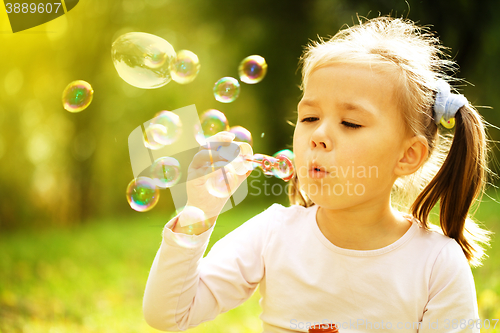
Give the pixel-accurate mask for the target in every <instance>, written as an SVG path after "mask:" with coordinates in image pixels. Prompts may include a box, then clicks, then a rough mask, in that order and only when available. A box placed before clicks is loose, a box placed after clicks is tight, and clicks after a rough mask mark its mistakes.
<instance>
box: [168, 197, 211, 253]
mask: <svg viewBox="0 0 500 333" xmlns="http://www.w3.org/2000/svg"><path fill="white" fill-rule="evenodd" d="M180 213H182V221H184V222H185V223H190V224H188V225H186V224H184V225H180V221H178V222H177V223H178V224H179V225H180V226H181V227H184V228H187V230H185V231H186V232H187V234H186V233H184V232H183V233H175V232H174V233H173V240H174V241H175V242H176V243H177V244H178V245H180V246H182V247H185V248H191V247H194V246H196V245H197V244H199V242H200V238H199V237H192V236H190V235H195V234H197V233H198V232H197V231H198V230H205V229H207V228H208V227H210V226H209V224H208V223H209V222H208V219H207V216H206V215H205V213H204V212H203V211H202V210H201V209H199V208H198V207H194V206H184V207H183V208H182V209H181V210H178V211H177V212H176V215H179V214H180ZM180 218H181V217H180V216H179V219H180Z"/></svg>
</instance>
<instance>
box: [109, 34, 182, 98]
mask: <svg viewBox="0 0 500 333" xmlns="http://www.w3.org/2000/svg"><path fill="white" fill-rule="evenodd" d="M111 57H112V59H113V64H114V65H115V68H116V71H117V72H118V75H120V77H121V78H122V79H123V80H125V82H127V83H128V84H130V85H132V86H134V87H137V88H143V89H154V88H159V87H161V86H164V85H165V84H167V83H168V82H170V79H171V77H170V63H171V62H172V61H173V60H174V59H175V57H176V54H175V50H174V48H173V47H172V45H170V43H169V42H167V41H166V40H164V39H163V38H160V37H158V36H155V35H151V34H147V33H144V32H129V33H126V34H124V35H121V36H120V37H118V38H117V39H116V40H115V41H114V42H113V45H112V46H111Z"/></svg>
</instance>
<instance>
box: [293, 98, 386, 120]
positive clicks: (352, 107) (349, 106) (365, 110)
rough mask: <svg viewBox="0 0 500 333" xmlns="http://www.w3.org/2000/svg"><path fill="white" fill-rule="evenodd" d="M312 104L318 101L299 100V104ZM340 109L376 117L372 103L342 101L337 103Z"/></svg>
mask: <svg viewBox="0 0 500 333" xmlns="http://www.w3.org/2000/svg"><path fill="white" fill-rule="evenodd" d="M300 105H302V106H310V107H317V106H318V101H317V100H315V99H311V98H308V99H302V100H301V101H300V102H299V106H300ZM337 105H338V106H339V108H340V109H342V110H346V111H359V112H360V113H362V114H363V115H365V116H369V117H375V116H376V112H374V111H372V110H373V108H372V107H370V105H366V106H365V105H363V104H361V103H356V102H340V103H338V104H337Z"/></svg>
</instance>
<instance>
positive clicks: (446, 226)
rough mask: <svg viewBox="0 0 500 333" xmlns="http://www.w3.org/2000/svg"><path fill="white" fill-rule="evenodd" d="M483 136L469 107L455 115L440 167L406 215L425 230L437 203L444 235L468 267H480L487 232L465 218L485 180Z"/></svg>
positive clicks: (482, 190) (481, 126) (485, 164)
mask: <svg viewBox="0 0 500 333" xmlns="http://www.w3.org/2000/svg"><path fill="white" fill-rule="evenodd" d="M486 155H487V148H486V133H485V128H484V125H483V120H482V117H481V115H480V114H479V113H478V112H477V111H476V110H475V109H473V108H472V107H471V106H469V105H465V106H462V107H461V108H460V109H459V110H458V112H457V113H456V115H455V134H454V136H453V141H452V144H451V147H450V151H449V153H448V156H447V157H446V159H445V161H444V163H443V165H442V167H441V168H440V170H439V171H438V172H437V174H436V176H435V177H434V178H433V179H432V180H431V181H430V183H429V184H428V185H427V186H426V187H425V188H424V189H423V191H422V192H421V193H420V194H419V195H418V197H417V198H416V200H415V201H414V202H413V204H412V206H411V208H410V211H411V213H412V214H413V216H414V217H416V218H417V219H418V220H420V222H422V224H423V225H424V227H426V228H428V227H429V225H428V216H429V213H430V211H431V209H432V208H433V207H434V206H435V205H436V203H437V202H438V201H439V202H440V213H439V217H440V224H441V229H442V230H443V233H444V235H446V236H448V237H450V238H453V239H455V240H456V241H457V243H458V244H459V245H460V246H461V247H462V250H463V251H464V254H465V257H466V258H467V260H468V261H469V264H470V265H472V266H474V267H475V266H480V265H481V260H482V259H484V257H485V256H486V254H485V253H484V248H483V247H482V246H481V245H480V244H479V243H484V244H485V245H488V246H489V241H490V235H491V232H490V231H488V230H485V229H482V228H481V227H480V226H479V225H478V224H476V222H474V221H473V220H472V219H471V218H470V217H469V210H470V208H471V206H472V205H473V204H474V203H475V202H476V199H478V198H479V201H480V199H481V198H482V194H483V192H484V188H485V183H486V176H487V171H488V167H487V158H486Z"/></svg>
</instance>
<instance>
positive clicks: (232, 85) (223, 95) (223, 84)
mask: <svg viewBox="0 0 500 333" xmlns="http://www.w3.org/2000/svg"><path fill="white" fill-rule="evenodd" d="M239 94H240V83H239V82H238V80H236V79H235V78H233V77H223V78H222V79H220V80H219V81H217V82H215V85H214V96H215V99H216V100H218V101H219V102H221V103H231V102H234V100H235V99H236V98H238V96H239Z"/></svg>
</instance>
